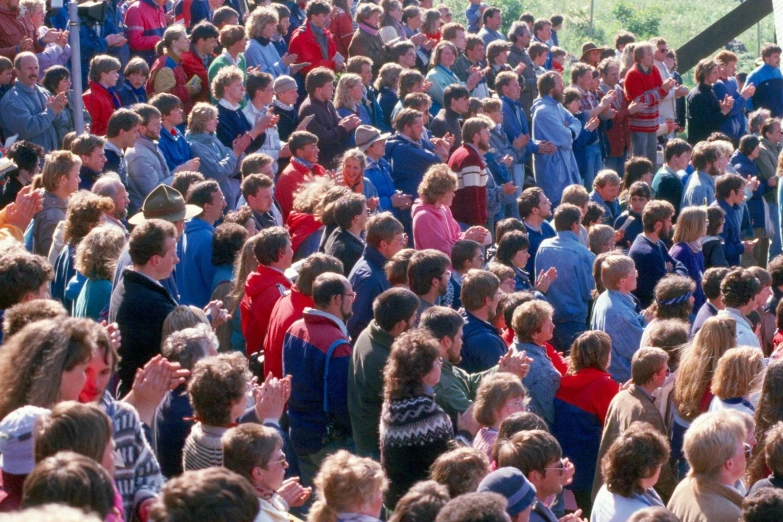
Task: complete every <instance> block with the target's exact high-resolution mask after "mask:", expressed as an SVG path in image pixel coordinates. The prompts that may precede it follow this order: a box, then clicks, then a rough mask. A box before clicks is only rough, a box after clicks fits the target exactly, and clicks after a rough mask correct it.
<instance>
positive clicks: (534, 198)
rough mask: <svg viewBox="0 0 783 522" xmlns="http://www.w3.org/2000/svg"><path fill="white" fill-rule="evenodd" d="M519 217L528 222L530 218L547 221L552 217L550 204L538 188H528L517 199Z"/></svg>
mask: <svg viewBox="0 0 783 522" xmlns="http://www.w3.org/2000/svg"><path fill="white" fill-rule="evenodd" d="M517 207H518V209H519V216H520V217H521V218H522V219H526V220H528V221H530V218H531V217H532V218H536V220H537V219H544V220H546V219H549V218H550V217H552V202H551V201H549V198H547V197H546V194H544V191H543V190H541V189H540V188H539V187H530V188H526V189H525V190H523V191H522V194H520V195H519V198H518V199H517Z"/></svg>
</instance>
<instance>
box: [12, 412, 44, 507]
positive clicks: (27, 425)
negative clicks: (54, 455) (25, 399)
mask: <svg viewBox="0 0 783 522" xmlns="http://www.w3.org/2000/svg"><path fill="white" fill-rule="evenodd" d="M46 413H49V410H47V409H46V408H39V407H38V406H22V407H21V408H19V409H17V410H14V411H12V412H11V413H9V414H8V415H6V417H5V418H4V419H3V421H2V422H0V454H1V455H2V461H0V469H2V476H3V482H2V489H0V513H10V512H12V511H17V510H18V509H19V507H20V505H21V503H22V485H23V484H24V479H25V478H26V477H27V474H28V473H30V472H31V471H32V470H33V468H34V467H35V455H34V448H33V445H34V439H33V431H34V428H35V423H36V421H37V420H38V417H40V416H41V415H43V414H46Z"/></svg>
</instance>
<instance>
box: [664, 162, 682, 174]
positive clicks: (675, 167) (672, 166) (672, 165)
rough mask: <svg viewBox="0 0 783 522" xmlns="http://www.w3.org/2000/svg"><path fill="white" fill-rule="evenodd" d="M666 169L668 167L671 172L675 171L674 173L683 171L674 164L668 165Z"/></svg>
mask: <svg viewBox="0 0 783 522" xmlns="http://www.w3.org/2000/svg"><path fill="white" fill-rule="evenodd" d="M666 167H668V168H669V169H670V170H673V171H674V172H679V171H681V170H682V169H680V168H677V165H675V164H674V163H666Z"/></svg>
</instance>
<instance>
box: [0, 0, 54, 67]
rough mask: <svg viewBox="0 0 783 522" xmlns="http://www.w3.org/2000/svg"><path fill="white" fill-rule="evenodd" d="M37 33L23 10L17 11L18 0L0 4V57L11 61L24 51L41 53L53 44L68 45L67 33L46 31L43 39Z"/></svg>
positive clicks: (7, 0) (52, 30) (4, 0)
mask: <svg viewBox="0 0 783 522" xmlns="http://www.w3.org/2000/svg"><path fill="white" fill-rule="evenodd" d="M37 31H38V28H36V27H34V26H33V23H32V21H31V20H30V17H29V16H25V10H24V9H21V10H20V9H19V0H3V1H2V2H0V55H2V56H5V57H6V58H9V59H11V60H13V59H14V58H15V57H16V56H18V53H21V52H25V51H31V52H35V53H42V52H44V49H45V48H46V46H47V45H48V44H50V43H53V42H57V43H58V44H60V46H61V47H64V46H65V44H67V43H68V33H67V31H57V30H55V29H48V30H47V32H46V33H45V34H44V35H43V37H39V34H38V32H37Z"/></svg>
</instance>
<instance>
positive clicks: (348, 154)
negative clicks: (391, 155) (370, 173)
mask: <svg viewBox="0 0 783 522" xmlns="http://www.w3.org/2000/svg"><path fill="white" fill-rule="evenodd" d="M347 159H352V160H356V161H358V162H359V165H360V166H361V169H362V174H364V169H366V168H367V156H365V155H364V152H362V151H361V150H359V149H356V148H354V149H348V150H347V151H345V154H343V157H342V158H341V159H340V165H343V164H344V163H345V160H347Z"/></svg>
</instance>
